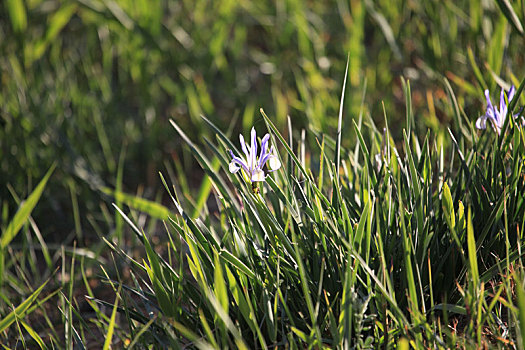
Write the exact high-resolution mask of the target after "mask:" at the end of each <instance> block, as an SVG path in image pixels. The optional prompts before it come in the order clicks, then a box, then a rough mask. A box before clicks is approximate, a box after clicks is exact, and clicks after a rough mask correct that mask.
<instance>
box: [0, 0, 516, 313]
mask: <svg viewBox="0 0 525 350" xmlns="http://www.w3.org/2000/svg"><path fill="white" fill-rule="evenodd" d="M505 6H511V7H512V12H511V13H512V14H513V15H514V17H513V16H512V15H511V14H509V9H508V8H505ZM524 17H525V1H523V0H519V1H488V0H459V1H449V0H445V1H440V0H428V1H417V0H377V1H372V0H348V1H342V0H338V1H323V2H318V1H299V0H286V1H247V0H240V1H233V0H224V1H210V0H192V1H190V0H180V1H161V0H133V1H132V0H118V1H112V0H108V1H98V0H77V1H57V0H45V1H44V0H26V1H22V0H5V1H3V2H2V4H1V5H0V198H1V203H0V205H1V209H2V211H1V215H2V220H1V222H2V227H1V228H2V231H4V230H5V228H6V225H7V223H8V221H9V220H8V218H10V217H12V216H13V214H14V212H15V211H16V209H17V208H18V204H19V198H26V197H27V196H28V195H29V194H30V193H31V192H32V191H33V190H34V189H35V187H36V185H37V184H38V182H39V181H40V179H42V178H43V177H44V175H45V173H46V172H47V171H48V169H49V168H50V167H51V166H52V165H53V164H56V170H55V171H54V173H53V176H52V177H51V178H50V179H49V183H48V185H47V187H46V190H45V191H44V193H43V195H42V198H41V200H40V202H39V205H38V206H37V207H36V209H35V210H34V212H33V218H34V223H35V224H34V225H33V226H31V225H29V224H28V225H26V226H25V228H24V232H25V233H26V234H25V235H21V237H20V238H18V239H17V240H16V241H15V243H16V244H18V245H15V248H16V247H18V248H21V249H20V254H21V255H24V251H26V250H27V249H29V248H31V247H33V248H34V244H33V242H32V238H31V234H29V232H30V231H34V230H35V229H38V230H39V234H41V236H42V237H43V240H44V241H45V242H47V244H48V245H49V247H50V249H52V250H53V249H54V251H56V252H57V253H56V254H55V255H54V259H55V262H56V261H57V260H60V258H59V257H60V254H59V253H60V249H65V248H60V245H63V246H65V247H72V246H73V245H74V244H76V246H80V247H93V245H95V244H98V243H100V239H99V237H100V236H104V237H108V238H111V237H113V236H114V235H117V236H118V235H120V234H121V231H122V221H121V219H120V220H119V219H116V218H115V215H114V214H113V212H114V211H113V209H112V208H111V207H110V203H111V202H112V201H115V200H114V199H113V198H112V197H106V195H105V194H103V193H102V192H101V191H100V189H101V187H102V186H108V187H110V188H116V189H119V190H120V189H123V190H124V191H126V192H131V193H139V194H140V195H141V196H143V197H147V198H150V199H153V198H155V197H158V196H159V193H163V189H162V186H161V185H160V183H159V179H158V175H157V174H158V171H164V170H165V169H168V172H170V171H171V172H173V173H175V174H176V175H175V177H176V178H177V179H178V181H179V184H180V186H181V187H182V188H192V189H195V188H198V186H199V185H200V178H201V176H202V172H201V171H199V170H193V169H196V166H195V163H194V161H193V160H192V157H191V155H190V154H189V151H188V150H187V149H184V148H182V147H181V146H182V144H183V142H182V141H181V140H180V139H179V138H178V136H177V135H176V133H174V132H173V129H172V128H171V127H170V126H169V122H168V120H169V118H173V119H174V120H176V122H177V123H178V125H180V126H181V128H183V129H184V130H185V132H186V133H187V134H188V135H189V136H190V138H192V139H194V140H201V141H202V140H203V137H205V136H206V135H208V134H209V129H208V128H206V127H205V126H204V124H203V123H202V121H201V118H200V115H201V114H204V115H206V116H207V117H208V118H209V119H210V120H212V121H213V122H214V123H215V124H217V125H219V126H220V127H222V128H223V130H227V129H228V128H230V127H231V128H233V130H235V132H238V131H244V132H246V131H248V130H249V128H251V126H252V125H253V124H255V125H256V126H258V125H260V127H263V125H264V124H263V122H262V120H261V118H260V116H259V115H258V110H259V107H264V109H265V110H266V111H267V112H268V114H269V115H270V116H271V118H272V119H273V120H274V122H275V124H276V125H277V126H278V127H279V128H280V129H281V130H283V133H284V130H286V117H287V115H290V117H291V118H292V120H293V124H294V127H295V128H296V129H297V130H299V129H300V128H309V129H311V130H314V131H325V132H332V133H333V132H334V131H335V129H336V128H337V116H338V109H339V100H340V93H341V82H342V80H343V76H344V69H345V64H346V60H347V57H348V59H349V86H348V90H347V91H348V94H347V100H346V101H347V103H345V114H346V115H347V116H348V118H357V116H358V115H359V113H360V108H361V106H362V105H363V106H364V108H365V111H364V112H365V113H370V115H371V116H372V118H373V120H375V121H376V122H377V124H378V125H382V124H383V122H382V120H384V117H383V104H382V103H384V108H385V109H386V110H387V111H388V118H389V125H390V127H391V128H392V129H393V130H392V131H393V133H394V138H395V139H399V138H400V135H401V126H402V125H403V123H404V120H405V114H406V111H405V96H404V94H403V86H402V83H401V80H400V77H404V78H405V79H409V80H410V84H411V89H412V106H413V111H412V113H413V115H414V116H415V118H416V119H417V120H418V123H417V124H416V127H417V128H419V129H421V130H424V129H425V128H430V129H431V130H432V131H433V132H435V133H436V134H437V135H438V137H439V135H444V134H445V133H446V126H450V125H452V124H453V120H452V119H451V115H453V113H451V110H450V109H451V108H452V107H450V104H449V103H448V96H447V91H446V82H445V80H444V79H445V78H446V79H447V81H450V83H451V86H452V89H453V90H454V92H455V94H456V97H457V98H458V103H459V105H460V106H462V107H463V108H464V112H465V114H466V116H467V117H468V118H469V119H470V120H472V121H475V119H476V118H477V117H478V116H479V115H480V112H481V111H482V110H483V103H484V97H483V90H484V89H485V88H490V89H491V91H499V88H498V89H496V87H497V85H498V84H499V85H502V86H507V87H508V86H509V85H510V84H515V85H518V82H519V80H520V79H521V78H522V77H523V76H524V75H525V45H524V36H523V28H522V27H521V23H523V19H524ZM513 18H515V20H513ZM494 94H495V93H494ZM362 96H364V98H365V103H364V104H362V103H361V99H362ZM396 125H397V126H399V127H398V128H396ZM345 128H346V129H345V130H343V135H344V136H346V135H352V136H348V137H343V141H342V142H343V146H350V145H353V144H354V143H355V140H353V139H352V138H353V137H354V135H353V133H350V132H346V131H350V130H351V129H352V124H351V123H350V122H347V123H345ZM310 142H312V144H313V143H314V142H315V140H313V139H312V140H310ZM30 226H31V227H30ZM74 242H76V243H74ZM53 247H54V248H53ZM90 249H94V248H90ZM12 254H13V257H16V256H17V255H16V249H15V252H12ZM35 254H36V255H38V254H40V250H38V249H37V251H36V253H35ZM97 254H98V252H97ZM36 255H35V256H36ZM20 259H22V258H20ZM13 260H14V261H16V259H15V258H13ZM34 261H37V259H36V258H35V260H34ZM34 261H33V263H34ZM18 262H19V263H20V265H24V264H22V263H21V262H20V260H19V261H18ZM28 264H30V265H31V263H30V262H28ZM35 265H36V264H35ZM52 265H53V263H50V264H49V267H50V268H51V267H52ZM38 271H39V269H38V268H37V267H33V274H32V275H34V276H39V274H38ZM17 273H18V274H20V272H15V276H16V274H17ZM49 273H51V271H50V272H49ZM49 273H46V274H42V275H40V276H39V278H41V279H43V278H45V277H47V276H48V275H49ZM18 277H19V278H20V276H18ZM20 279H22V278H20ZM15 280H16V279H13V280H11V286H10V288H11V289H10V291H11V292H13V291H16V290H17V289H18V290H20V291H22V290H24V288H25V287H26V284H25V283H23V282H16V281H15ZM5 293H6V294H5V295H9V292H5ZM20 294H23V293H20ZM3 295H4V294H3ZM5 295H4V298H3V299H4V302H5V304H6V305H7V304H9V303H8V302H7V299H9V298H7V297H5Z"/></svg>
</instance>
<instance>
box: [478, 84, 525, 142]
mask: <svg viewBox="0 0 525 350" xmlns="http://www.w3.org/2000/svg"><path fill="white" fill-rule="evenodd" d="M515 93H516V89H515V88H514V86H512V87H511V88H510V90H509V93H508V95H507V99H506V100H505V91H504V90H503V88H502V89H501V94H500V98H499V108H498V106H493V105H492V102H491V101H490V96H489V90H488V89H487V90H485V98H486V99H487V110H486V111H485V114H484V115H482V116H481V117H479V118H478V120H477V121H476V128H478V129H486V128H487V120H489V121H491V122H492V126H493V127H494V129H496V131H497V132H498V134H499V133H500V132H501V129H502V128H503V124H504V123H505V119H506V118H507V112H508V105H507V101H508V102H510V101H511V100H512V98H513V97H514V94H515ZM515 117H516V116H515Z"/></svg>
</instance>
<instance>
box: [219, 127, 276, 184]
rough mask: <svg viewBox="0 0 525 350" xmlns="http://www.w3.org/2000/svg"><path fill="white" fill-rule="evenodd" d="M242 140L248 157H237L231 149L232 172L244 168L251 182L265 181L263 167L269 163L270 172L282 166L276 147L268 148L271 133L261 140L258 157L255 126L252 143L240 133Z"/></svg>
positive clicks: (242, 145)
mask: <svg viewBox="0 0 525 350" xmlns="http://www.w3.org/2000/svg"><path fill="white" fill-rule="evenodd" d="M239 139H240V141H241V148H242V151H243V152H244V154H245V156H246V158H243V157H236V156H235V155H234V154H233V152H232V151H231V150H230V155H231V157H232V161H231V162H230V166H229V168H230V172H231V173H236V172H238V171H239V170H240V169H243V170H244V171H245V173H246V174H247V175H248V177H249V178H250V181H251V182H256V181H264V179H265V178H266V175H265V174H264V171H263V167H264V165H265V164H266V163H268V169H269V170H268V172H272V171H275V170H277V169H279V168H280V167H281V162H280V161H279V157H277V156H276V155H275V149H274V148H273V146H272V147H270V149H268V140H269V139H270V134H266V135H264V137H263V138H262V141H261V153H260V154H259V156H258V157H257V133H256V132H255V128H252V132H251V144H250V145H248V144H247V143H246V142H244V137H242V135H239Z"/></svg>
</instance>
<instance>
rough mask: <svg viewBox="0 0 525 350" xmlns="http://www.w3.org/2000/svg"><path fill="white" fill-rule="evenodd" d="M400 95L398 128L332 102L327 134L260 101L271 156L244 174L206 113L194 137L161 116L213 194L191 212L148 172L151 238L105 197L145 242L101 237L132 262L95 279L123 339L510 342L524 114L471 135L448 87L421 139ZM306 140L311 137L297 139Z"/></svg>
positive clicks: (524, 312) (359, 344)
mask: <svg viewBox="0 0 525 350" xmlns="http://www.w3.org/2000/svg"><path fill="white" fill-rule="evenodd" d="M523 86H524V84H523V83H522V84H521V86H520V87H519V88H518V91H517V93H516V97H514V99H512V101H508V100H505V101H504V103H506V104H508V108H509V115H514V114H516V113H519V108H518V107H519V106H521V104H519V103H518V101H519V98H520V94H521V92H522V90H523ZM344 91H345V90H344V87H343V94H342V96H343V97H344ZM404 91H405V94H406V101H407V102H406V103H407V104H406V111H407V113H406V122H407V124H406V127H405V128H404V129H403V138H402V139H400V140H394V139H393V138H392V136H391V133H390V127H389V125H388V120H389V118H388V113H387V112H386V111H385V114H384V122H383V123H382V126H381V127H378V126H377V125H376V124H375V123H374V122H373V120H372V118H370V115H367V114H365V113H361V114H360V115H359V118H358V119H357V120H348V118H343V108H341V112H340V114H339V128H338V133H337V134H336V137H334V138H332V137H330V136H329V135H326V134H317V135H311V136H307V134H306V132H305V131H304V130H303V131H302V132H301V133H300V134H299V136H298V137H297V135H296V134H294V132H293V126H292V125H291V121H290V120H289V129H288V131H287V132H286V133H283V132H282V131H281V130H279V129H278V128H277V127H276V126H275V125H274V123H273V121H272V118H270V117H268V116H267V115H266V114H265V112H264V111H263V110H262V109H261V115H262V119H261V120H263V121H264V125H265V126H266V129H267V131H268V132H269V134H270V135H271V137H270V140H269V141H268V142H269V143H270V144H272V145H274V146H275V147H277V148H278V149H279V150H280V152H276V153H274V154H275V156H277V157H279V160H280V163H281V164H282V165H283V166H282V167H280V168H279V169H278V170H277V171H275V172H272V173H269V174H267V176H266V178H265V179H264V180H265V181H260V180H261V179H258V180H259V181H257V182H253V183H251V181H250V177H249V176H248V172H247V171H243V170H241V171H237V172H235V173H232V172H230V170H236V169H235V166H234V167H233V169H232V167H231V166H230V162H231V160H232V158H231V155H230V153H229V151H231V152H232V153H231V154H233V155H235V156H239V155H242V154H243V148H244V145H242V144H241V146H242V147H241V148H239V147H237V142H232V141H231V140H230V137H229V136H228V135H227V134H225V133H223V131H222V130H221V129H220V128H218V127H217V126H215V125H214V124H213V123H212V122H210V121H209V120H208V119H206V118H203V120H204V122H205V123H206V124H208V125H209V127H210V130H211V131H212V133H213V134H214V136H215V138H214V139H213V140H209V139H206V140H205V141H206V145H207V147H206V150H204V149H201V148H200V147H199V146H198V145H197V144H195V143H193V141H192V140H191V139H190V138H189V137H188V136H187V135H186V133H185V132H184V131H183V130H182V129H181V128H180V127H179V125H178V124H177V123H176V122H175V121H173V120H172V121H171V123H172V125H173V127H174V128H175V130H176V132H177V133H178V135H179V136H180V137H181V138H182V139H183V140H184V141H185V142H186V144H187V146H188V147H189V149H190V150H191V152H192V153H193V154H194V156H195V158H196V159H197V161H198V162H199V164H200V165H201V167H202V169H203V170H204V172H205V173H206V174H207V176H208V178H209V180H210V181H211V184H212V186H213V191H212V193H213V195H212V197H211V198H209V200H208V201H207V202H206V205H205V206H204V207H203V208H202V210H200V211H198V212H197V213H195V214H196V215H193V214H192V213H193V209H194V206H193V204H192V202H193V201H192V200H191V199H190V198H187V197H181V196H180V194H179V192H180V189H178V188H177V184H176V183H170V181H169V179H168V180H166V178H165V177H164V176H163V175H161V179H162V182H163V183H164V185H165V187H166V190H167V192H168V193H169V196H170V197H171V199H172V201H173V204H172V205H173V208H175V209H174V211H173V212H169V213H166V220H165V224H164V231H165V234H164V235H163V238H162V239H161V240H156V243H154V241H155V240H153V238H152V237H153V236H152V233H151V232H147V231H145V230H143V229H142V228H141V227H139V226H137V224H136V223H135V222H134V220H133V215H134V213H135V212H136V211H135V210H132V211H131V212H130V213H129V214H125V212H124V210H123V209H122V208H119V207H116V209H117V211H118V212H119V213H120V214H121V215H122V216H123V217H124V219H125V220H126V221H127V222H128V224H129V225H130V226H131V227H132V229H133V230H134V232H135V233H136V235H137V236H138V238H139V239H140V241H141V242H142V244H143V246H144V252H145V253H144V256H143V257H142V258H134V257H132V256H130V255H128V254H127V253H126V252H125V251H124V250H123V249H121V248H120V247H119V246H118V245H115V244H113V243H111V242H109V241H108V242H107V243H108V244H109V246H110V247H111V248H112V249H113V250H114V251H115V252H116V253H118V255H120V259H124V260H125V261H126V262H127V263H128V264H129V266H130V268H131V271H132V272H131V278H128V279H126V280H125V279H123V278H121V277H119V278H118V279H106V281H107V282H108V283H110V284H111V285H112V286H113V288H114V289H115V291H117V289H118V293H117V294H118V297H119V298H120V301H115V304H114V307H115V310H117V311H118V312H119V313H120V314H121V316H122V317H124V318H125V321H124V322H123V325H121V328H119V332H117V334H119V336H120V337H121V338H122V339H123V341H125V342H127V343H128V344H129V343H131V342H132V343H133V344H142V345H143V346H149V345H151V344H156V346H160V347H165V348H184V347H187V346H190V347H198V348H247V349H249V348H268V347H284V348H305V347H309V348H310V347H313V348H335V347H337V348H349V347H354V348H377V347H393V346H399V347H400V348H407V346H409V347H412V348H422V347H437V348H451V347H457V346H459V347H471V346H491V347H509V346H510V347H514V348H519V347H521V346H523V341H524V338H523V336H522V335H521V334H523V329H525V325H524V324H523V321H522V320H523V319H524V317H525V308H524V306H523V305H524V301H523V300H525V297H524V296H523V295H524V292H523V284H524V277H525V271H524V270H523V264H522V252H521V248H522V242H523V230H524V228H525V203H524V199H525V196H524V189H525V188H524V187H525V177H524V171H523V166H524V161H525V148H524V147H525V128H523V126H522V122H521V119H519V117H518V118H511V117H508V118H507V119H506V123H505V124H504V125H503V128H502V129H501V130H499V129H498V130H497V129H495V128H494V129H491V128H490V127H488V126H487V129H486V130H484V131H481V132H480V131H478V130H476V129H475V128H474V122H473V119H474V117H469V116H467V115H465V113H464V112H463V110H462V108H461V107H460V106H458V104H457V102H456V98H455V96H454V93H453V92H452V90H450V96H449V97H450V103H451V104H452V105H455V110H456V111H457V112H458V115H456V116H455V118H457V121H458V124H457V126H456V127H454V130H457V131H452V129H449V130H448V136H447V137H446V138H436V137H435V136H434V135H433V134H431V133H430V132H427V133H426V134H425V135H418V134H416V132H415V130H416V129H415V128H413V127H411V125H417V121H416V120H414V117H413V116H412V114H411V112H410V111H411V93H410V84H409V83H408V82H406V83H404ZM343 100H344V98H341V104H343ZM362 107H363V106H362ZM361 110H363V109H361ZM511 111H514V112H513V113H510V112H511ZM475 117H477V115H476V116H475ZM344 123H351V125H352V126H353V133H354V134H355V137H356V139H357V140H358V141H357V143H356V144H355V145H353V147H352V148H350V149H349V148H343V147H342V146H341V139H342V138H344V137H346V136H347V135H342V134H341V130H342V125H343V124H344ZM459 125H461V127H458V126H459ZM257 128H258V129H260V130H259V132H261V131H262V129H263V128H262V124H258V125H257ZM283 134H287V135H288V136H287V138H285V137H284V136H283ZM307 137H312V138H315V139H316V140H317V145H318V147H315V148H310V147H308V145H310V144H312V143H307ZM241 142H242V141H241ZM259 142H260V141H259ZM247 144H248V145H249V142H248V143H247ZM251 145H252V146H251V148H250V149H249V150H248V153H250V152H251V151H252V150H253V147H254V144H253V143H252V144H251ZM259 145H260V144H259ZM259 145H258V144H257V142H256V143H255V146H256V147H257V148H259ZM245 152H246V151H245ZM214 160H216V161H218V162H219V163H220V169H222V170H217V168H215V167H214V166H213V163H214ZM248 162H249V161H248ZM253 179H254V177H252V180H253ZM127 203H128V204H129V206H130V208H131V209H133V208H135V209H140V210H143V211H144V210H145V209H144V208H143V207H142V209H141V208H138V207H137V206H136V205H135V206H134V205H133V201H131V200H130V201H128V202H127ZM146 211H147V210H146ZM132 214H133V215H132ZM94 302H98V304H97V303H93V305H101V304H104V303H105V302H104V301H102V300H94ZM106 304H107V303H106ZM107 305H108V306H112V307H113V305H112V304H107ZM112 320H113V317H112ZM110 325H111V324H110ZM111 330H112V331H113V328H111Z"/></svg>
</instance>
